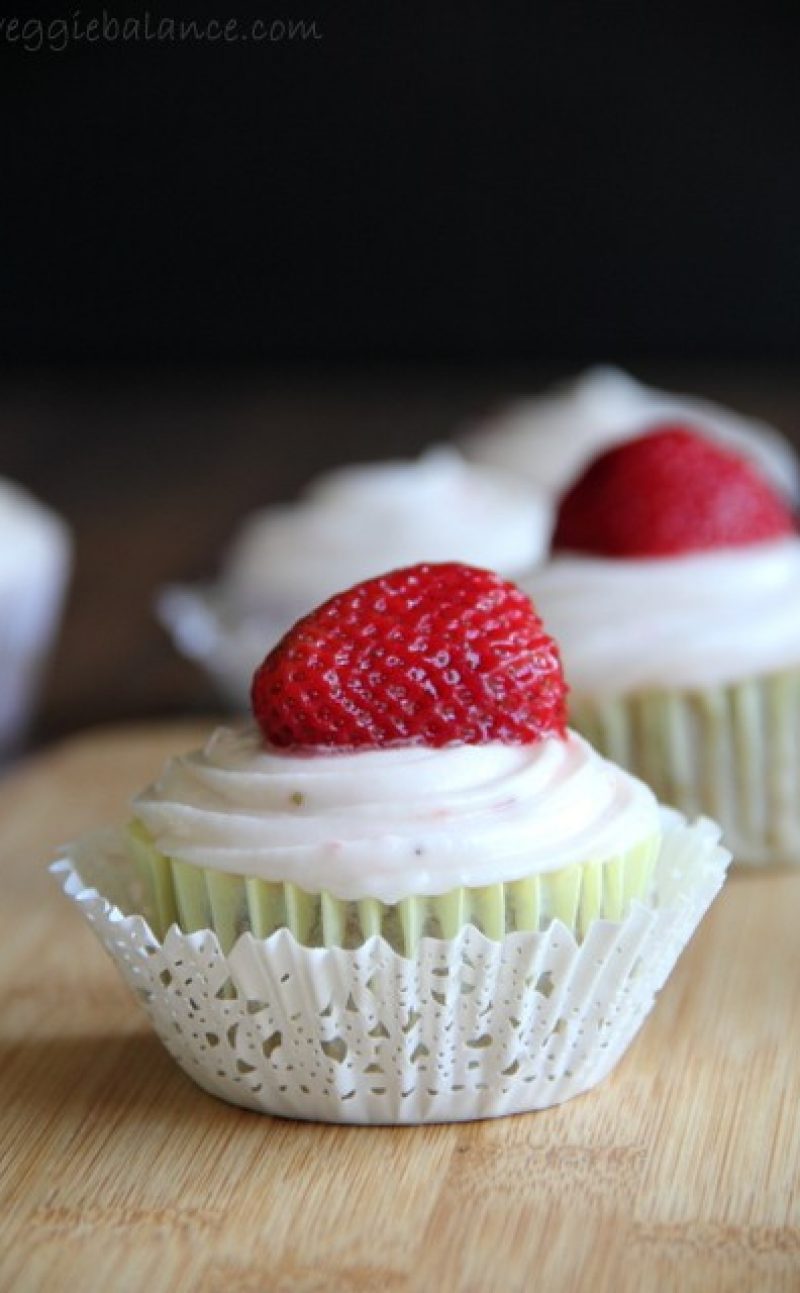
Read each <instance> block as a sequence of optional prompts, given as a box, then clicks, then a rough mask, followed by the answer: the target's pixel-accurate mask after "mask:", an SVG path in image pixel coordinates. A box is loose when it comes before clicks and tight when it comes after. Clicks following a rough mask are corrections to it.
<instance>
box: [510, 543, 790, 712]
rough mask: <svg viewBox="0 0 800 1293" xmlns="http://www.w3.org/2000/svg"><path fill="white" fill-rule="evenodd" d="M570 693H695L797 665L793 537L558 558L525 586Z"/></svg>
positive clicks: (567, 555)
mask: <svg viewBox="0 0 800 1293" xmlns="http://www.w3.org/2000/svg"><path fill="white" fill-rule="evenodd" d="M525 589H526V591H527V592H528V593H530V595H531V597H532V598H533V600H534V603H535V605H536V608H537V610H538V611H539V613H540V615H541V616H542V618H543V620H544V623H545V625H546V627H547V629H548V631H549V632H550V633H552V634H553V636H554V637H555V639H556V641H557V642H558V643H559V645H560V647H561V656H562V660H563V663H564V673H565V675H566V678H567V680H568V682H569V684H570V687H571V688H572V690H573V691H574V692H583V693H587V694H595V695H615V694H621V693H625V692H631V691H638V690H641V689H643V688H647V687H704V686H714V685H717V684H722V683H728V682H737V681H741V680H742V679H744V678H748V677H753V676H756V675H759V674H763V673H768V672H771V671H773V670H777V669H781V668H785V667H791V666H795V665H800V539H797V538H794V537H792V538H787V539H780V540H777V541H775V542H770V543H758V544H753V545H751V546H749V547H741V548H725V549H722V550H718V551H714V552H703V553H690V554H688V555H687V556H682V557H670V558H657V559H647V560H639V559H637V560H625V561H623V560H615V559H612V558H607V557H591V556H582V555H579V554H571V553H564V554H560V555H558V556H556V557H555V558H554V559H553V560H552V561H551V562H550V564H549V565H548V566H547V567H546V568H545V569H544V570H542V571H540V572H539V573H538V574H534V575H533V576H531V578H530V579H528V580H526V581H525Z"/></svg>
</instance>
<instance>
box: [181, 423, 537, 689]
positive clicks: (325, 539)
mask: <svg viewBox="0 0 800 1293" xmlns="http://www.w3.org/2000/svg"><path fill="white" fill-rule="evenodd" d="M551 527H552V510H551V505H550V504H549V502H548V501H547V500H546V499H545V498H544V496H543V495H542V494H541V493H540V492H539V491H538V490H536V489H535V488H534V487H532V486H530V485H527V484H520V483H518V482H517V481H515V480H514V479H513V478H512V477H509V476H506V475H505V474H502V473H499V472H496V471H494V470H490V469H487V468H483V467H477V466H474V465H472V464H469V463H467V462H466V461H465V460H464V459H463V458H462V457H461V456H460V454H459V453H458V452H457V451H456V450H455V449H452V448H450V447H445V446H442V447H434V448H432V449H430V450H428V451H427V452H426V453H424V454H423V455H422V456H421V457H420V458H418V459H414V460H407V461H404V460H399V461H390V462H384V463H367V464H359V465H357V466H352V467H341V468H338V469H336V470H334V471H331V472H328V473H326V474H324V475H322V476H320V477H318V478H317V479H316V480H314V481H312V482H311V483H310V484H309V485H308V486H307V487H306V489H305V490H304V492H303V493H302V495H301V497H300V498H299V499H298V501H297V502H296V503H293V504H289V505H286V506H277V507H268V508H265V509H263V510H262V511H259V512H255V513H254V514H253V515H251V516H250V517H248V518H247V519H246V520H245V521H244V523H243V525H242V527H241V529H240V531H239V533H238V535H237V536H236V537H235V539H234V542H233V544H232V546H231V548H230V550H229V552H228V553H227V556H226V558H225V561H224V565H223V569H222V573H221V575H220V577H219V578H218V579H217V580H216V581H215V582H213V583H209V584H206V585H199V586H185V585H184V586H171V587H169V588H167V589H165V590H164V591H163V592H162V593H161V595H160V597H159V599H158V614H159V617H160V619H161V621H162V623H163V624H164V625H165V627H166V628H167V629H168V631H169V632H170V633H171V635H172V638H173V641H174V642H175V644H176V646H177V647H178V649H179V650H180V651H181V652H182V653H183V654H184V655H186V656H188V657H189V658H190V659H193V660H196V661H198V662H199V663H200V664H202V665H203V666H204V667H205V669H206V670H207V672H208V673H209V674H210V675H211V677H212V678H213V679H214V681H215V683H216V684H217V686H218V688H219V690H220V691H221V693H222V695H223V696H224V697H225V699H226V700H227V701H228V702H229V703H231V704H233V705H234V706H235V707H236V708H239V709H243V708H244V707H245V706H246V704H247V698H248V690H249V686H250V679H251V677H252V673H253V670H254V668H255V666H256V665H257V664H258V662H259V661H260V660H261V659H262V657H263V655H264V648H265V645H269V644H270V642H273V641H276V640H277V639H278V638H279V637H280V636H281V634H282V633H283V632H285V630H286V629H287V628H288V627H289V626H290V625H291V624H293V623H294V621H295V620H296V619H298V618H299V617H300V616H301V615H303V614H305V612H306V611H308V610H310V609H311V608H312V607H313V606H315V605H317V604H318V603H319V602H320V601H323V600H324V599H325V598H326V597H328V596H330V595H331V594H332V593H334V592H335V591H336V590H337V589H339V588H344V587H347V586H348V585H350V584H354V583H356V582H358V581H359V580H361V579H365V578H368V577H369V576H370V575H375V574H378V573H380V572H381V571H384V570H391V569H394V568H396V567H400V566H406V565H410V564H413V563H415V562H418V561H423V560H425V561H451V560H452V561H462V562H466V563H470V564H475V565H479V566H488V567H491V568H492V569H495V570H498V571H499V572H500V573H501V574H503V575H506V576H508V577H512V578H517V577H519V576H521V575H522V574H524V573H526V572H529V571H530V570H531V569H532V568H533V567H534V566H536V564H537V563H538V562H539V561H540V560H541V559H542V558H543V556H544V555H545V553H546V551H547V547H548V544H549V539H550V531H551Z"/></svg>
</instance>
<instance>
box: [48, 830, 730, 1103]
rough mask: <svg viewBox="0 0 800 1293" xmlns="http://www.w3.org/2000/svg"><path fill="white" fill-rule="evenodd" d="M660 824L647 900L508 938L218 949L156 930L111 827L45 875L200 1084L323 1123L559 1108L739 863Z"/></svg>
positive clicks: (617, 1052)
mask: <svg viewBox="0 0 800 1293" xmlns="http://www.w3.org/2000/svg"><path fill="white" fill-rule="evenodd" d="M663 821H664V835H663V839H662V843H661V847H660V850H659V855H658V858H657V860H656V865H655V870H654V874H653V878H652V884H651V886H650V893H649V898H648V902H647V903H646V904H645V903H643V902H640V901H638V900H635V899H634V900H633V901H632V902H631V904H630V910H629V911H628V913H627V915H626V916H625V917H624V919H622V920H618V921H610V920H605V919H597V920H595V921H593V922H592V923H591V925H590V927H589V928H588V930H587V931H586V934H585V937H584V938H583V941H582V942H579V941H578V940H577V939H576V938H575V936H574V935H573V933H572V932H571V930H569V929H568V928H567V927H566V926H565V925H564V924H563V923H562V922H561V921H560V920H558V919H555V920H553V921H551V923H550V924H549V925H547V926H546V928H544V929H540V930H539V931H538V932H517V933H511V934H507V935H505V937H503V938H502V939H491V938H487V936H486V935H485V934H482V933H481V932H480V931H479V930H477V929H476V928H475V927H474V926H472V925H465V926H464V927H463V928H462V929H461V930H460V932H459V933H458V934H457V935H456V937H454V938H450V939H439V938H429V937H421V938H420V939H419V941H418V942H417V944H416V947H415V949H414V953H413V955H412V956H404V955H401V954H400V953H399V952H397V951H396V950H394V949H393V948H392V947H391V946H390V945H389V944H388V943H387V941H386V940H385V939H384V938H382V937H381V936H380V935H377V934H374V935H372V936H371V937H369V938H368V939H367V941H366V942H364V943H362V945H361V946H360V947H358V948H355V949H352V948H341V947H318V948H313V947H305V946H303V945H302V944H300V943H299V942H298V941H297V939H296V938H295V937H294V935H293V934H292V933H291V932H290V930H288V929H286V928H283V929H280V930H278V931H277V932H276V933H274V934H272V935H271V936H270V937H269V938H265V939H258V938H255V937H254V936H253V935H252V934H251V933H245V934H243V935H242V936H241V937H240V938H239V939H238V940H237V942H236V944H235V945H234V947H233V948H232V949H231V951H230V952H229V953H228V954H227V955H226V954H225V953H223V951H222V949H221V947H220V944H219V940H218V938H217V936H216V935H215V934H214V933H213V932H212V931H210V930H201V931H197V932H195V933H191V934H187V933H182V932H181V930H180V929H179V928H178V926H177V925H172V926H171V927H170V929H169V930H168V931H167V933H166V936H165V937H164V939H163V941H162V940H161V939H160V938H158V937H157V936H156V934H155V933H154V932H153V931H152V929H151V928H150V926H149V925H148V923H147V921H146V920H145V919H144V917H143V916H142V915H137V914H135V913H136V912H137V911H140V910H141V908H140V904H141V902H142V896H143V889H142V883H141V879H140V878H139V876H138V874H137V871H136V867H135V865H134V864H133V862H132V859H131V854H130V850H129V848H128V846H127V842H126V840H125V838H124V837H123V835H122V834H121V833H120V832H105V833H102V834H100V835H97V836H94V837H91V838H89V839H88V840H85V841H84V842H83V843H82V844H80V845H77V846H75V848H74V849H72V850H71V851H70V853H69V854H68V855H67V856H66V857H65V858H63V859H62V860H61V861H59V862H57V863H56V864H55V865H54V867H53V871H54V873H55V874H56V876H57V877H58V879H59V880H60V882H61V884H62V885H63V887H64V890H65V892H66V893H67V895H68V896H69V897H70V898H72V899H73V900H74V901H75V902H76V904H77V905H78V907H79V909H80V910H81V912H82V913H83V915H84V916H85V918H86V919H87V921H88V922H89V923H90V924H91V926H92V927H93V929H94V931H95V933H96V934H97V936H98V937H99V939H100V940H101V942H102V943H103V945H104V946H105V947H106V949H107V950H108V952H109V953H110V955H111V956H112V957H113V959H114V960H115V962H116V963H117V966H118V967H119V969H120V971H121V973H122V974H123V976H124V978H125V979H126V981H127V982H128V984H129V985H130V987H131V988H132V989H133V991H134V992H135V993H136V995H137V996H138V998H139V1000H140V1001H141V1002H142V1004H143V1005H144V1008H145V1009H146V1011H147V1012H148V1014H149V1016H150V1018H151V1020H152V1022H153V1025H154V1027H155V1029H156V1031H157V1033H158V1034H159V1036H160V1037H161V1039H162V1041H163V1043H164V1045H165V1046H166V1048H167V1050H168V1051H169V1052H170V1054H171V1055H172V1056H173V1057H174V1058H175V1060H176V1061H177V1063H178V1064H179V1065H180V1066H181V1068H182V1069H183V1070H184V1071H185V1072H186V1073H187V1074H188V1075H189V1076H190V1077H191V1078H193V1079H194V1081H196V1082H197V1083H198V1084H199V1085H200V1086H201V1087H203V1088H204V1089H205V1090H206V1091H209V1092H211V1093H212V1094H214V1095H217V1096H219V1097H221V1098H222V1099H225V1100H228V1101H231V1102H232V1103H234V1104H239V1105H243V1106H245V1107H246V1108H250V1109H256V1110H260V1111H263V1112H267V1113H271V1114H276V1115H280V1116H285V1117H296V1118H307V1119H315V1120H322V1121H327V1122H350V1123H419V1122H443V1121H460V1120H464V1119H470V1118H489V1117H497V1116H499V1115H501V1114H508V1113H520V1112H523V1111H526V1110H533V1109H543V1108H546V1107H548V1106H550V1105H554V1104H559V1103H561V1102H562V1101H564V1100H568V1099H570V1098H571V1097H572V1096H575V1095H578V1094H580V1093H582V1092H584V1091H587V1090H589V1089H590V1088H591V1087H592V1086H594V1085H595V1084H596V1083H597V1082H599V1081H600V1080H601V1079H602V1078H603V1077H604V1076H605V1075H606V1074H607V1073H608V1072H609V1071H610V1070H611V1068H612V1067H613V1066H614V1064H615V1063H616V1062H617V1060H618V1059H619V1057H620V1056H621V1055H622V1054H623V1052H624V1051H625V1049H626V1047H627V1046H628V1045H629V1043H630V1041H631V1039H632V1038H633V1037H634V1036H635V1034H636V1032H637V1031H638V1029H639V1027H640V1025H641V1023H642V1021H643V1019H644V1018H645V1016H646V1015H647V1013H648V1011H649V1010H650V1008H651V1006H652V1004H653V1000H654V996H655V994H656V992H658V990H659V988H660V987H661V986H662V984H663V982H664V980H665V979H666V977H667V975H668V974H669V972H670V970H671V969H672V967H673V965H674V963H675V961H676V960H677V958H678V956H679V954H680V952H681V950H682V949H683V947H684V946H685V944H686V943H687V941H688V940H689V938H690V937H691V935H692V933H693V932H694V929H695V928H696V926H697V924H698V922H699V921H700V920H701V918H702V916H703V914H704V912H705V911H706V909H707V907H708V905H709V904H710V902H711V901H712V900H713V898H714V896H715V894H716V893H717V892H718V890H719V888H720V886H721V885H722V882H723V880H724V876H725V869H726V867H727V865H728V862H729V860H730V857H729V854H728V853H727V851H726V850H725V849H723V848H721V847H720V845H719V830H718V828H717V827H716V826H715V825H714V823H712V822H708V821H702V822H699V823H697V824H695V825H693V826H687V825H686V823H685V821H684V820H683V819H682V818H681V817H680V816H679V815H678V814H674V813H668V812H666V811H665V812H664V814H663ZM91 990H92V991H93V992H96V985H95V984H92V987H91Z"/></svg>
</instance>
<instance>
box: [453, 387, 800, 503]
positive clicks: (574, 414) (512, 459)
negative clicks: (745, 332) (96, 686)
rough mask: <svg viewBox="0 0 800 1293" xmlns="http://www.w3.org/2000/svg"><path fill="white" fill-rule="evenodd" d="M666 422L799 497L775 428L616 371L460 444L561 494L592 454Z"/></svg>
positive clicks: (505, 416)
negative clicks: (743, 460)
mask: <svg viewBox="0 0 800 1293" xmlns="http://www.w3.org/2000/svg"><path fill="white" fill-rule="evenodd" d="M667 421H669V422H673V421H681V422H689V423H691V424H692V425H693V426H695V427H697V428H698V430H700V431H701V432H702V433H703V434H704V435H706V436H707V437H710V438H711V439H715V440H719V441H721V442H722V443H723V444H727V445H728V446H729V447H730V448H733V449H736V450H737V451H738V452H739V453H742V454H744V455H745V456H746V457H749V458H751V459H752V461H753V462H755V463H756V464H757V465H758V466H759V468H760V470H761V472H762V474H763V475H764V476H766V477H767V479H768V480H771V481H772V482H773V484H774V485H775V486H776V487H777V488H778V489H779V490H780V491H781V492H782V493H783V494H785V495H786V496H787V497H789V498H797V497H798V495H800V466H799V465H798V460H797V457H796V455H795V453H794V451H793V450H792V448H791V446H790V445H789V443H788V441H787V440H786V439H785V438H784V437H783V436H782V435H780V433H779V432H777V431H775V430H774V428H772V427H770V426H768V425H767V424H766V423H764V422H761V421H758V420H756V419H754V418H744V417H741V416H740V415H738V414H736V413H733V412H731V411H730V410H728V409H724V408H721V407H720V406H719V405H717V404H713V403H711V402H710V401H709V400H702V399H698V398H697V397H695V396H686V395H674V394H672V393H670V392H668V391H660V390H654V389H653V388H652V387H648V386H644V385H642V384H641V383H640V382H637V381H635V380H634V379H633V378H632V377H629V376H628V375H627V374H626V373H623V372H620V370H619V369H617V368H591V369H589V371H588V372H586V373H584V374H583V375H582V376H581V377H578V378H577V379H576V380H575V381H573V382H569V383H567V384H565V385H564V386H562V387H560V388H557V389H556V390H554V391H553V392H552V393H549V394H546V395H543V396H540V397H538V398H533V399H524V400H519V401H517V402H516V403H514V404H511V405H510V406H509V407H508V408H507V409H505V410H501V411H500V412H499V413H498V414H497V415H495V417H493V418H491V419H489V420H487V422H486V423H485V424H484V425H482V426H480V427H478V428H476V429H475V430H473V431H472V432H471V433H469V434H468V435H466V436H465V437H464V440H463V443H464V447H465V449H466V452H467V454H468V456H469V457H470V458H473V459H475V460H476V461H478V462H484V463H487V464H489V465H491V466H494V467H499V468H502V469H504V470H506V471H510V472H514V473H515V474H518V475H519V476H521V477H523V478H525V477H527V478H528V479H529V480H531V481H534V482H535V483H536V484H537V485H540V486H541V487H542V488H543V489H545V490H546V491H547V492H548V493H550V494H560V493H561V492H562V491H563V490H564V489H565V488H566V487H567V485H568V484H569V483H570V481H572V480H574V479H575V477H576V476H577V475H578V473H579V472H580V471H581V470H582V468H583V467H584V466H585V464H586V463H587V462H588V461H589V460H590V459H591V458H593V457H594V456H595V455H596V454H598V453H600V452H601V451H602V450H604V449H605V448H608V447H610V446H611V445H614V444H619V443H620V442H622V441H624V440H628V439H631V438H632V437H635V436H638V435H641V434H642V433H643V432H645V431H646V430H647V429H648V428H650V427H656V426H658V425H659V424H661V423H664V422H667Z"/></svg>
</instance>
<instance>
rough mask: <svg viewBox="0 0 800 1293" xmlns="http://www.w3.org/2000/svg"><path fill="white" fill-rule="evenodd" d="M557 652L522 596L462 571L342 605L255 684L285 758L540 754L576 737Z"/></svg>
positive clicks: (371, 591)
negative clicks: (463, 750) (372, 751)
mask: <svg viewBox="0 0 800 1293" xmlns="http://www.w3.org/2000/svg"><path fill="white" fill-rule="evenodd" d="M565 694H566V685H565V683H564V679H563V675H562V673H561V661H560V659H559V655H558V648H557V647H556V645H555V643H554V642H553V641H552V639H551V638H549V637H548V636H547V634H546V633H545V632H544V631H543V629H542V624H541V621H540V620H539V618H538V616H537V614H536V612H535V610H534V608H533V605H532V603H531V601H530V599H529V598H528V597H526V596H525V594H524V593H523V592H521V591H520V589H519V588H517V587H515V585H514V584H510V583H507V582H506V581H505V580H504V579H501V578H500V576H499V575H495V574H492V573H491V572H490V571H488V570H476V569H474V568H473V567H471V566H462V565H459V564H457V563H455V562H453V563H450V562H448V563H445V564H442V565H420V566H409V567H408V568H407V569H405V570H395V571H393V572H392V573H391V574H388V575H383V576H381V577H380V578H377V579H368V580H367V581H366V582H365V583H363V584H357V585H356V586H355V588H351V589H349V590H348V591H347V592H344V593H339V594H338V596H336V597H332V598H331V599H330V601H327V602H325V603H324V605H322V606H320V607H319V608H318V609H317V610H315V611H312V612H311V614H310V615H307V616H305V618H304V619H302V620H300V621H299V622H298V623H297V624H295V626H294V628H292V629H290V630H289V632H288V633H287V634H286V636H285V637H284V638H283V639H282V640H281V641H280V642H279V643H278V645H277V646H276V647H274V648H273V650H272V651H270V653H269V655H268V656H267V658H266V660H265V661H264V663H263V664H262V665H261V666H260V667H259V668H258V669H257V670H256V673H255V675H254V677H253V687H252V701H253V712H254V714H255V716H256V719H257V720H258V723H259V725H260V727H261V730H262V731H263V733H264V735H265V737H266V738H267V740H268V741H269V742H270V743H271V744H272V745H276V746H293V747H295V748H313V747H320V746H335V747H338V748H347V749H354V748H356V747H358V748H363V747H365V746H368V747H372V748H376V747H381V746H387V745H411V744H416V745H429V746H443V745H457V744H467V745H481V744H483V743H485V742H487V741H505V742H507V743H509V744H514V745H521V744H530V743H532V742H534V741H538V740H541V738H542V737H545V736H558V737H563V736H564V734H565V721H566V719H565Z"/></svg>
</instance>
